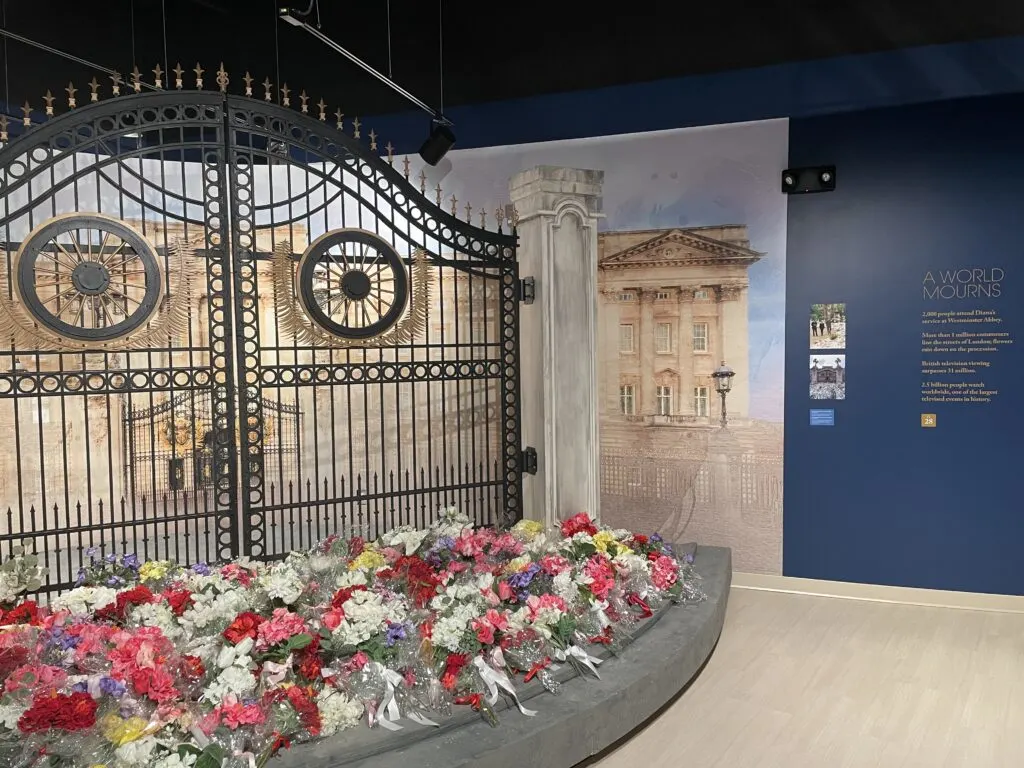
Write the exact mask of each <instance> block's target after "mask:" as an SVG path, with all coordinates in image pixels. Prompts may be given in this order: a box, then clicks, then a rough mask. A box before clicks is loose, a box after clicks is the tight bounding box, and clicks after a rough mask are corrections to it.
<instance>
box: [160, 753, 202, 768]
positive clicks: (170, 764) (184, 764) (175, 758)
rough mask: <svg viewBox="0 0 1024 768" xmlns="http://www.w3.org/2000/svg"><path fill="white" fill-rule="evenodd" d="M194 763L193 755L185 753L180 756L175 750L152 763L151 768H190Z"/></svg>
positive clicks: (194, 757)
mask: <svg viewBox="0 0 1024 768" xmlns="http://www.w3.org/2000/svg"><path fill="white" fill-rule="evenodd" d="M195 764H196V756H195V755H191V754H186V755H185V756H184V757H181V756H180V755H179V754H178V753H177V752H172V753H171V754H169V755H164V756H163V757H161V758H160V759H158V760H157V761H156V762H155V763H153V768H192V766H194V765H195Z"/></svg>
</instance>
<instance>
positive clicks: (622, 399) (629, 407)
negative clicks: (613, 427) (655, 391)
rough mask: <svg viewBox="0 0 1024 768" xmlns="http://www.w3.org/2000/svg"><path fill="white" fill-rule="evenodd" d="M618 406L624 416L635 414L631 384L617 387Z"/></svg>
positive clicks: (634, 401)
mask: <svg viewBox="0 0 1024 768" xmlns="http://www.w3.org/2000/svg"><path fill="white" fill-rule="evenodd" d="M619 405H620V407H621V408H622V414H623V415H624V416H632V415H633V414H634V413H636V398H635V396H634V388H633V385H632V384H623V385H622V386H621V387H619Z"/></svg>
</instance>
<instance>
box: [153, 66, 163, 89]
mask: <svg viewBox="0 0 1024 768" xmlns="http://www.w3.org/2000/svg"><path fill="white" fill-rule="evenodd" d="M153 85H155V86H156V87H157V88H163V87H164V70H163V67H161V66H160V62H157V64H156V66H155V67H153Z"/></svg>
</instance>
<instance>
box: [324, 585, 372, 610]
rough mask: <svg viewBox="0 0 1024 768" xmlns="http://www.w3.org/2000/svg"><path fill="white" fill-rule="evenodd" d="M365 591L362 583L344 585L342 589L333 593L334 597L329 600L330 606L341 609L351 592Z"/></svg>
mask: <svg viewBox="0 0 1024 768" xmlns="http://www.w3.org/2000/svg"><path fill="white" fill-rule="evenodd" d="M365 591H366V587H365V586H363V585H362V584H356V585H355V586H353V587H345V588H343V589H339V590H338V591H337V592H335V593H334V597H333V598H332V600H331V607H332V608H338V609H341V606H343V605H344V604H345V603H347V602H348V599H349V598H350V597H352V594H353V593H355V592H365Z"/></svg>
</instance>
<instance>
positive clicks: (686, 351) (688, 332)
mask: <svg viewBox="0 0 1024 768" xmlns="http://www.w3.org/2000/svg"><path fill="white" fill-rule="evenodd" d="M678 291H679V296H678V299H679V330H678V332H677V334H676V354H677V355H678V356H679V362H678V364H677V367H678V368H679V394H678V395H677V396H676V403H677V405H676V413H678V414H680V415H682V416H692V415H693V291H692V290H691V289H689V288H679V289H678Z"/></svg>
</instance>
